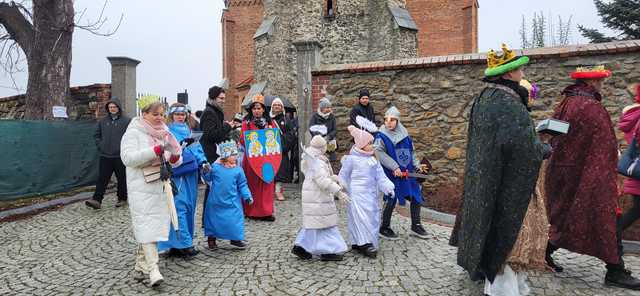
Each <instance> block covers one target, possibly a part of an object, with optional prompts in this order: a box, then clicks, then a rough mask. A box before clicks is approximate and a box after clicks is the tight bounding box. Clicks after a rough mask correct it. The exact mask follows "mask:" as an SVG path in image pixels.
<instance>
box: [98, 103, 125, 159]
mask: <svg viewBox="0 0 640 296" xmlns="http://www.w3.org/2000/svg"><path fill="white" fill-rule="evenodd" d="M111 103H114V104H116V105H117V106H118V109H119V112H118V114H117V115H116V116H111V114H110V113H109V108H108V106H109V104H111ZM104 108H105V109H106V110H107V116H105V117H104V118H102V119H100V120H99V121H98V124H97V127H96V132H95V134H94V136H93V137H94V138H95V140H96V147H97V148H98V153H99V154H100V156H102V157H107V158H119V157H120V141H121V140H122V136H123V135H124V132H125V131H126V130H127V126H129V122H130V121H131V119H130V118H129V117H127V116H124V115H122V107H120V103H119V102H118V101H116V100H111V101H109V102H107V103H106V104H105V105H104Z"/></svg>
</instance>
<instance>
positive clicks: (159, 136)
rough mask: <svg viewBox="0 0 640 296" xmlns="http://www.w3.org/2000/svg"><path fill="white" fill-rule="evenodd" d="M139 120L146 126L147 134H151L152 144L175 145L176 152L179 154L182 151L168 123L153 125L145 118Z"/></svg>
mask: <svg viewBox="0 0 640 296" xmlns="http://www.w3.org/2000/svg"><path fill="white" fill-rule="evenodd" d="M139 122H140V125H141V126H142V127H143V128H144V130H145V132H146V133H147V135H149V137H150V139H151V145H152V146H156V145H170V146H171V147H173V150H175V151H176V152H177V153H176V154H178V155H179V154H181V153H182V148H181V147H180V144H178V141H177V140H176V138H175V137H174V136H173V135H172V134H171V132H170V131H169V128H168V127H167V125H166V124H164V122H162V123H160V124H158V125H153V124H151V123H149V122H147V121H146V120H145V119H144V118H140V120H139Z"/></svg>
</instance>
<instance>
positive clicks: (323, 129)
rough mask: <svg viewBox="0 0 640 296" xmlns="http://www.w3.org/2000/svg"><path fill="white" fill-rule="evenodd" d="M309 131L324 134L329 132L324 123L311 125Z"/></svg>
mask: <svg viewBox="0 0 640 296" xmlns="http://www.w3.org/2000/svg"><path fill="white" fill-rule="evenodd" d="M309 131H310V132H312V133H318V134H320V135H322V136H324V135H326V134H327V126H326V125H324V124H316V125H312V126H311V127H309Z"/></svg>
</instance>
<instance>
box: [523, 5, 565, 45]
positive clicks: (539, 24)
mask: <svg viewBox="0 0 640 296" xmlns="http://www.w3.org/2000/svg"><path fill="white" fill-rule="evenodd" d="M572 18H573V16H570V17H569V19H568V20H567V21H566V22H565V21H563V19H562V17H560V16H558V24H557V25H556V24H554V23H553V21H552V18H551V17H549V18H547V17H546V16H545V15H544V14H543V13H542V12H540V13H536V12H534V13H533V18H532V20H531V27H530V29H529V27H528V24H527V20H526V18H525V17H524V15H523V16H522V25H521V26H520V32H519V33H520V40H521V44H522V48H534V47H545V46H548V45H551V46H557V45H559V46H565V45H569V40H570V38H571V32H572V22H571V21H572ZM528 30H531V31H530V32H531V33H530V34H529V33H528V32H529V31H528Z"/></svg>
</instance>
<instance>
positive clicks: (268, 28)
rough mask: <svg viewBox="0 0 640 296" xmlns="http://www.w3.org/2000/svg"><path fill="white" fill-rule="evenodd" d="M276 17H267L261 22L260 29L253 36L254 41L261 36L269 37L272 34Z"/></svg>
mask: <svg viewBox="0 0 640 296" xmlns="http://www.w3.org/2000/svg"><path fill="white" fill-rule="evenodd" d="M277 19H278V17H268V18H266V19H264V21H262V24H260V27H259V28H258V30H257V31H256V34H255V35H253V39H256V38H258V37H260V36H263V35H271V34H273V25H274V24H275V22H276V20H277Z"/></svg>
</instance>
